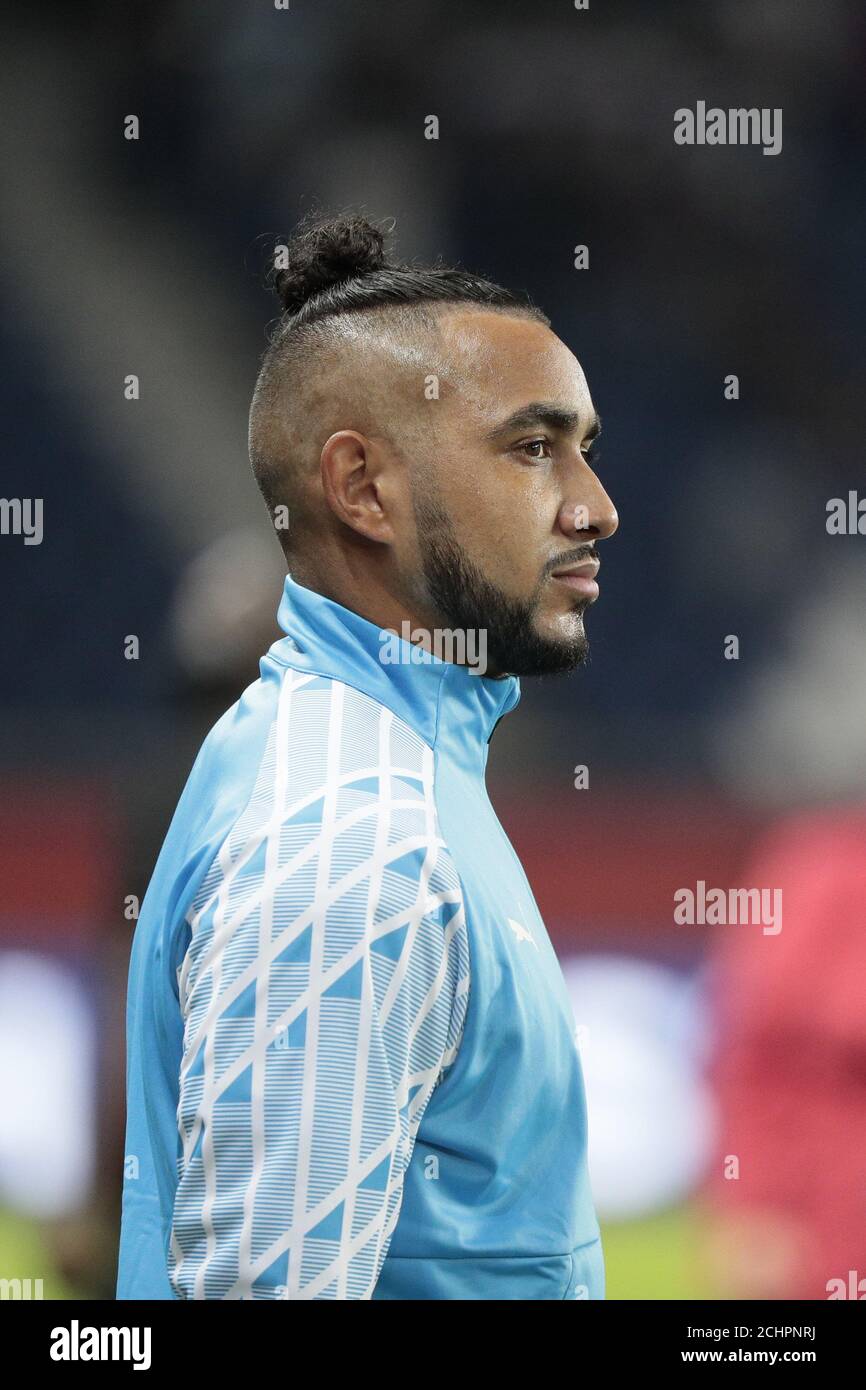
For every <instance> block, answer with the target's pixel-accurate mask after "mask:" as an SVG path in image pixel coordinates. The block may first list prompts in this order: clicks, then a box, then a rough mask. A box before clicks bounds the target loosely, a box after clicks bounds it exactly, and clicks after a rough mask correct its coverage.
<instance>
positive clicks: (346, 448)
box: [320, 430, 394, 544]
mask: <svg viewBox="0 0 866 1390" xmlns="http://www.w3.org/2000/svg"><path fill="white" fill-rule="evenodd" d="M320 466H321V473H322V487H323V489H324V492H325V497H326V499H327V502H328V506H329V507H330V508H331V511H332V512H333V513H334V515H335V516H336V517H337V519H338V520H339V521H342V522H343V524H344V525H346V526H350V527H351V528H352V530H353V531H357V532H358V534H359V535H362V536H366V537H367V538H368V539H369V540H371V541H379V542H380V543H386V544H387V543H390V542H392V541H393V540H394V527H393V524H392V519H391V517H390V515H389V509H388V507H387V493H388V487H387V483H388V471H387V459H386V457H385V455H384V453H383V451H382V448H381V445H380V444H379V443H378V442H377V441H374V440H371V439H369V438H367V436H366V435H363V434H359V433H358V431H357V430H338V431H337V433H336V434H332V435H331V436H330V438H329V439H326V440H325V443H324V445H323V446H322V454H321V459H320Z"/></svg>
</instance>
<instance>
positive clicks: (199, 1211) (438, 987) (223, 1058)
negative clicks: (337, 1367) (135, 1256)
mask: <svg viewBox="0 0 866 1390" xmlns="http://www.w3.org/2000/svg"><path fill="white" fill-rule="evenodd" d="M188 921H189V923H190V927H191V931H192V936H191V941H190V945H189V948H188V951H187V954H186V957H185V959H184V962H183V966H182V969H181V972H180V977H179V986H180V999H181V1006H182V1009H183V1016H184V1049H183V1060H182V1065H181V1072H180V1100H179V1105H178V1130H179V1157H178V1178H179V1183H178V1188H177V1193H176V1198H175V1206H174V1215H173V1222H172V1230H171V1242H170V1249H169V1278H170V1281H171V1284H172V1287H173V1289H174V1292H175V1294H176V1295H177V1296H178V1297H179V1298H192V1299H214V1298H216V1299H249V1298H254V1299H261V1298H269V1299H276V1298H288V1299H318V1298H334V1299H365V1298H370V1297H371V1295H372V1292H373V1289H374V1287H375V1284H376V1280H377V1278H378V1276H379V1272H380V1270H381V1267H382V1263H383V1261H384V1259H385V1256H386V1254H387V1251H388V1245H389V1243H390V1239H391V1235H392V1233H393V1230H394V1226H395V1225H396V1222H397V1217H398V1216H399V1212H400V1204H401V1200H402V1190H403V1175H404V1172H405V1169H406V1167H407V1165H408V1163H409V1160H410V1158H411V1156H412V1151H413V1147H414V1143H415V1137H416V1134H417V1130H418V1126H419V1124H420V1122H421V1117H422V1116H423V1113H424V1110H425V1108H426V1106H427V1103H428V1101H429V1100H430V1097H431V1095H432V1093H433V1090H434V1088H435V1087H436V1085H437V1084H438V1083H439V1081H440V1080H441V1078H442V1074H443V1072H444V1070H445V1069H446V1068H447V1067H448V1066H450V1065H451V1063H452V1062H453V1061H454V1059H455V1057H456V1054H457V1049H458V1046H459V1043H460V1037H461V1034H462V1029H463V1024H464V1020H465V1016H466V1009H467V1003H468V990H469V947H468V938H467V931H466V921H465V912H464V904H463V899H462V893H461V889H460V882H459V878H458V876H457V873H456V870H455V868H454V865H453V863H452V860H451V857H450V855H449V853H448V850H447V848H446V846H445V844H444V842H443V840H442V838H441V835H440V833H439V826H438V822H437V817H436V810H435V803H434V796H433V753H432V751H431V749H430V748H429V747H428V746H427V745H426V744H425V743H424V742H423V741H422V740H421V739H419V738H418V736H417V735H416V734H415V733H414V732H413V731H412V730H411V729H409V728H408V726H407V725H405V724H404V723H403V722H402V721H401V720H399V719H398V718H397V717H396V716H395V715H393V714H392V713H391V712H390V711H389V710H387V709H385V708H384V707H382V706H381V705H379V704H378V702H376V701H375V700H373V699H371V698H370V697H369V696H367V695H364V694H362V693H361V692H359V691H357V690H354V689H353V688H351V687H349V686H346V685H344V684H342V683H341V682H339V681H335V680H330V679H326V678H322V677H317V676H309V675H304V674H302V673H299V672H296V671H293V670H290V669H289V670H287V671H286V673H285V676H284V678H283V682H282V686H281V693H280V697H279V704H278V711H277V715H276V718H275V720H274V722H273V724H272V727H271V729H270V731H269V736H268V740H267V745H266V748H265V752H264V755H263V757H262V762H261V766H260V768H259V771H258V776H257V779H256V783H255V786H254V788H253V792H252V795H251V797H250V800H249V802H248V804H247V806H246V808H245V810H244V812H243V814H242V815H241V816H240V818H239V819H238V820H237V821H236V822H235V824H234V826H233V828H232V830H231V832H230V834H229V835H228V837H227V838H226V840H225V842H224V843H223V845H222V846H221V848H220V850H219V852H218V854H217V855H216V856H215V858H214V862H213V863H212V865H211V866H210V868H209V870H208V872H207V874H206V876H205V879H204V881H203V882H202V884H201V887H200V889H199V892H198V894H197V896H196V898H195V901H194V902H193V904H192V907H191V909H190V912H189V914H188Z"/></svg>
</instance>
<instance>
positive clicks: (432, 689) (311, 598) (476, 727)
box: [271, 574, 520, 761]
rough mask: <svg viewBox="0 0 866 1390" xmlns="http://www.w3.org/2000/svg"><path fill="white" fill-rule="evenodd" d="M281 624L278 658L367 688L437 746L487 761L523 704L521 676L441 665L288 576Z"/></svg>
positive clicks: (274, 649) (274, 650) (423, 651)
mask: <svg viewBox="0 0 866 1390" xmlns="http://www.w3.org/2000/svg"><path fill="white" fill-rule="evenodd" d="M277 621H278V623H279V625H280V627H281V628H282V630H283V632H285V633H286V636H285V637H284V638H282V639H280V640H279V641H277V642H275V643H274V644H273V646H272V647H271V653H272V654H273V655H274V656H275V657H276V658H277V660H279V661H281V662H283V663H284V664H285V665H287V666H291V667H292V668H293V669H295V670H302V671H309V672H314V673H315V674H316V675H320V676H328V677H331V678H333V679H335V680H339V681H343V682H344V683H345V684H346V685H351V686H354V688H355V689H356V690H362V691H363V692H364V693H365V694H367V695H370V696H371V697H372V698H373V699H374V700H378V701H379V702H380V703H381V704H383V705H385V706H386V707H387V708H389V709H390V710H392V712H393V713H394V714H396V715H397V716H398V717H399V718H400V719H402V720H404V721H405V723H407V724H408V725H409V726H410V728H412V729H414V730H415V732H416V733H417V734H419V736H420V737H421V738H423V739H424V741H425V742H426V743H429V744H430V745H431V746H432V745H434V744H436V743H437V742H441V741H442V740H443V739H450V740H454V739H456V740H457V742H458V743H459V744H461V745H462V746H463V747H464V748H465V749H467V750H468V749H470V748H471V747H472V746H475V747H479V746H480V747H481V749H482V753H483V759H482V761H486V753H487V748H486V745H487V743H488V742H489V740H490V737H491V735H492V733H493V730H494V728H495V726H496V724H497V723H498V721H499V720H500V719H501V718H502V716H503V715H505V714H508V713H509V712H510V711H511V710H512V709H514V707H515V705H516V704H517V703H518V701H519V699H520V681H519V680H518V678H517V677H516V676H504V677H502V678H501V679H496V678H494V677H492V676H478V675H473V674H471V672H470V670H469V668H468V667H467V666H458V665H456V664H455V663H454V662H451V661H443V660H442V659H441V658H440V657H437V656H435V655H434V654H433V653H432V652H428V651H427V650H426V649H425V648H423V647H418V646H415V645H413V644H412V643H411V642H406V641H404V640H403V638H402V637H400V636H398V635H396V634H394V633H391V632H390V630H387V629H382V628H379V627H377V626H376V624H375V623H371V622H369V621H368V620H367V619H366V618H362V617H361V616H360V614H358V613H354V612H352V610H351V609H349V608H344V607H343V606H342V604H339V603H335V602H334V600H333V599H329V598H325V596H324V595H323V594H318V593H316V592H315V591H314V590H312V589H308V588H306V587H305V586H304V585H303V584H299V583H297V581H296V580H294V579H292V577H291V575H290V574H288V575H286V581H285V585H284V588H283V595H282V599H281V601H280V606H279V610H278V613H277ZM383 658H384V659H383Z"/></svg>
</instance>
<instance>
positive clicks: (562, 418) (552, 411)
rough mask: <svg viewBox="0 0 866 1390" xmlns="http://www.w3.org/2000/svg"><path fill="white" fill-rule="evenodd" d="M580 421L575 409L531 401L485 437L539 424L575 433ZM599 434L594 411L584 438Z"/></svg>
mask: <svg viewBox="0 0 866 1390" xmlns="http://www.w3.org/2000/svg"><path fill="white" fill-rule="evenodd" d="M580 421H581V415H580V412H579V411H577V410H567V409H566V408H565V407H564V406H560V405H550V404H548V403H547V402H546V401H533V402H532V403H531V404H530V405H524V406H521V407H520V409H519V410H515V412H514V414H513V415H509V417H508V419H507V420H503V421H502V422H501V424H499V425H496V426H495V428H494V429H492V430H491V431H490V432H489V434H488V435H487V439H489V440H491V441H496V440H498V439H501V438H502V437H503V436H504V435H507V434H513V433H514V431H515V430H531V429H536V428H537V427H538V426H541V425H546V426H547V428H548V429H551V430H560V431H561V432H562V433H563V434H576V433H577V432H578V430H579V429H580ZM600 434H601V416H600V415H599V414H598V412H597V411H596V412H595V414H594V415H593V417H592V421H591V423H590V425H589V428H588V429H587V430H586V433H585V434H584V438H585V439H597V438H598V436H599V435H600Z"/></svg>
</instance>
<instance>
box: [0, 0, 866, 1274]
mask: <svg viewBox="0 0 866 1390" xmlns="http://www.w3.org/2000/svg"><path fill="white" fill-rule="evenodd" d="M0 36H2V41H0V69H2V76H3V88H4V91H5V94H6V95H5V102H4V115H3V120H2V122H0V150H2V158H3V164H4V167H5V171H6V173H5V180H4V182H5V185H6V198H5V213H4V216H3V221H2V228H0V237H2V257H0V294H2V297H3V301H4V304H3V313H2V315H0V356H2V370H0V393H2V414H3V421H4V426H5V436H6V449H5V452H6V464H5V467H4V483H3V491H4V495H6V496H16V497H21V496H28V497H41V498H43V499H44V527H45V531H44V539H43V542H42V544H40V545H32V546H25V545H24V544H23V542H22V538H21V537H15V536H12V535H4V536H3V537H2V538H0V577H2V592H3V593H5V594H6V599H5V601H4V602H3V604H2V616H0V623H2V627H0V634H2V653H3V662H2V675H0V705H2V719H0V788H2V794H0V821H2V832H3V833H2V834H0V883H2V894H0V901H2V906H0V1277H4V1278H9V1277H21V1278H28V1277H29V1278H42V1279H43V1281H44V1292H45V1296H46V1297H54V1298H64V1297H72V1296H79V1297H85V1298H96V1299H99V1298H102V1299H105V1298H111V1297H112V1296H113V1290H114V1273H115V1266H114V1260H115V1248H116V1236H117V1223H118V1217H119V1192H120V1180H121V1169H122V1160H123V1065H124V1058H123V1046H124V1043H123V1028H124V1019H123V1010H124V1002H125V1000H124V993H125V987H126V965H127V959H128V953H129V947H130V941H131V935H132V930H133V927H134V920H131V919H130V917H129V916H128V915H126V913H127V912H128V908H127V907H126V902H127V899H128V898H129V897H130V896H133V895H134V896H137V897H139V898H140V897H141V896H143V894H144V891H145V888H146V886H147V882H148V877H149V874H150V870H151V868H152V865H153V862H154V859H155V855H156V853H157V851H158V848H159V845H160V843H161V840H162V837H163V835H164V833H165V830H166V827H167V824H168V819H169V817H170V815H171V813H172V811H173V808H174V804H175V800H176V798H177V795H178V794H179V792H180V789H181V787H182V785H183V782H184V780H185V778H186V775H187V772H188V770H189V767H190V765H191V763H192V760H193V757H194V754H195V751H196V750H197V747H198V745H199V743H200V741H201V739H202V737H203V735H204V733H205V732H206V730H207V729H208V727H209V726H210V724H211V723H212V721H213V720H214V719H215V718H216V717H217V716H218V714H220V713H221V712H222V710H223V709H224V708H225V707H226V706H227V705H228V704H229V703H231V702H232V701H233V700H234V699H235V698H236V697H237V695H238V694H239V693H240V691H241V689H242V688H243V687H244V685H245V684H247V683H248V682H249V681H250V680H252V679H254V678H255V676H256V674H257V660H258V656H259V655H260V653H261V652H262V651H263V650H264V649H265V647H266V646H267V645H268V643H269V642H270V641H271V640H272V639H273V637H274V636H276V635H277V633H276V627H275V620H274V613H275V609H276V603H277V599H278V595H279V588H280V583H281V574H282V567H281V557H280V552H279V547H278V545H277V543H276V540H275V538H274V537H273V535H272V533H271V531H270V529H269V527H268V524H267V517H266V514H265V511H264V508H263V506H262V504H261V502H260V500H259V497H258V494H257V492H256V490H255V487H254V485H253V483H252V480H251V477H250V475H249V472H248V465H247V461H246V416H247V409H248V404H249V398H250V394H251V390H252V386H253V382H254V380H255V375H256V371H257V363H258V359H259V355H260V353H261V351H262V349H263V347H264V334H265V327H266V325H267V323H268V321H269V320H270V319H272V318H273V316H274V313H275V307H274V303H273V302H272V301H271V299H270V298H269V297H268V296H267V295H266V293H265V292H264V291H263V289H262V288H261V282H260V270H261V266H262V264H263V258H264V252H265V251H266V248H267V247H268V246H270V245H272V244H273V242H274V240H276V239H278V238H279V237H280V236H281V235H285V234H286V233H287V232H289V231H290V230H291V228H292V226H293V224H294V223H295V222H296V220H297V219H298V218H299V217H300V216H301V215H302V214H303V213H304V212H306V211H308V210H309V208H310V207H311V206H313V205H316V206H321V207H323V208H325V209H327V210H338V209H341V208H346V207H353V208H357V209H363V210H365V211H366V212H367V213H368V214H370V215H372V216H373V217H375V218H389V217H393V218H394V219H395V221H396V233H395V235H396V247H397V250H398V252H399V253H400V254H402V255H404V256H407V257H411V256H419V257H425V258H426V257H434V256H436V255H438V254H440V253H441V254H442V255H443V256H444V257H446V258H448V259H452V260H459V261H461V262H462V263H463V264H465V265H467V266H469V267H471V268H473V269H476V270H478V271H480V272H482V273H486V274H488V275H490V276H491V277H492V278H494V279H498V280H501V281H503V282H504V283H506V284H508V285H513V286H515V287H520V288H524V289H526V290H528V291H529V292H530V293H531V294H532V295H533V297H534V298H535V299H536V301H537V302H539V303H540V304H541V305H542V306H543V307H544V308H545V309H546V310H547V312H548V313H549V314H550V315H551V316H552V318H553V325H554V328H555V330H556V331H557V332H558V333H559V334H560V335H561V336H562V337H563V338H564V339H565V341H566V342H567V343H568V344H569V345H570V346H571V347H572V348H573V350H574V351H575V352H576V354H577V356H578V357H579V358H580V359H581V361H582V363H583V365H584V368H585V370H586V373H587V376H588V379H589V383H590V387H591V389H592V392H593V396H594V398H595V401H596V404H597V405H598V407H599V409H600V410H601V413H602V415H603V416H604V421H605V433H604V451H603V454H604V459H603V462H602V465H601V472H602V477H603V479H604V481H605V485H606V486H607V488H608V490H609V491H610V493H611V495H612V496H613V499H614V501H615V502H616V504H617V506H618V508H619V511H620V518H621V521H620V530H619V534H618V535H617V537H616V538H615V540H614V541H613V543H612V544H611V546H610V548H609V549H607V550H606V552H605V578H604V594H603V600H602V602H601V603H600V604H599V605H598V608H597V609H596V610H595V611H594V612H593V613H592V614H591V615H590V620H589V623H588V629H589V634H590V639H591V642H592V661H591V664H590V666H589V668H588V669H586V670H585V671H583V672H581V673H578V674H577V675H575V676H574V677H573V678H569V679H568V680H566V681H564V682H556V681H550V682H529V681H525V682H524V683H523V700H522V705H521V709H520V711H519V713H518V714H516V715H515V716H514V717H513V718H512V719H509V720H506V721H504V723H503V724H502V725H501V726H500V729H499V730H498V732H497V735H496V739H495V740H494V743H493V746H492V750H491V759H490V777H489V783H490V788H491V794H492V797H493V800H494V803H495V804H496V806H497V809H498V810H499V813H500V817H501V819H502V821H503V823H504V825H505V827H506V829H507V830H508V832H509V834H510V836H511V838H512V840H513V842H514V844H515V846H516V848H517V850H518V852H519V854H520V855H521V857H522V859H523V862H524V864H525V867H526V869H527V873H528V875H529V878H530V881H531V882H532V884H533V886H534V888H535V890H536V895H537V898H538V901H539V905H540V907H541V910H542V912H543V914H544V915H545V918H546V921H547V923H548V926H549V929H550V933H551V936H552V938H553V940H554V943H555V945H556V947H557V950H558V951H559V953H560V958H561V960H562V963H563V968H564V970H565V972H566V976H567V978H568V980H569V983H570V986H571V988H572V990H573V996H574V1000H575V1016H576V1019H577V1022H578V1032H579V1038H580V1046H581V1051H582V1054H583V1057H584V1062H585V1068H586V1077H587V1087H588V1095H589V1105H590V1132H591V1170H592V1177H593V1186H594V1190H595V1193H596V1200H597V1205H598V1209H599V1214H600V1217H601V1220H602V1224H603V1230H604V1240H605V1251H606V1259H607V1279H608V1296H609V1297H610V1298H614V1299H629V1298H650V1299H681V1298H699V1299H704V1298H714V1297H722V1298H729V1297H737V1296H739V1297H747V1298H822V1297H826V1296H827V1294H826V1291H825V1290H826V1283H827V1280H828V1279H830V1278H833V1277H836V1276H838V1277H842V1278H847V1274H848V1271H849V1270H850V1269H856V1270H858V1271H859V1273H860V1275H861V1276H862V1275H866V1142H864V1141H866V1010H864V992H866V991H864V988H863V980H864V976H866V936H864V931H863V928H864V926H866V908H864V889H866V839H864V835H863V831H864V829H866V721H864V718H863V709H864V701H866V640H864V638H866V632H864V627H866V619H864V612H866V603H864V597H866V594H864V573H866V572H864V562H863V547H864V545H866V540H864V538H863V537H861V536H856V535H848V536H830V535H828V534H827V532H826V528H825V515H826V506H827V502H828V500H829V499H830V498H831V497H835V496H841V497H847V494H848V491H849V489H853V488H857V487H858V486H860V488H861V493H862V491H863V489H864V486H866V470H864V463H863V440H864V437H866V372H864V358H863V333H862V327H863V323H864V321H866V302H864V301H866V289H864V278H863V276H862V254H863V245H864V241H866V183H864V179H863V168H864V162H863V160H864V148H863V144H864V141H863V133H864V129H866V121H864V117H866V89H864V68H866V19H864V14H863V11H862V8H860V7H858V6H856V5H854V4H853V3H851V4H849V3H845V0H824V3H822V4H821V5H820V6H818V5H813V6H803V5H800V4H798V3H795V2H794V0H757V2H756V0H726V2H725V3H721V2H718V3H712V2H711V3H705V4H702V5H700V6H683V5H677V4H674V3H671V0H656V3H655V4H653V5H652V6H647V5H645V4H644V5H641V4H638V3H636V0H631V3H626V0H623V3H620V4H618V5H616V6H607V5H602V4H601V3H599V4H597V5H596V4H595V3H593V4H592V5H591V8H590V9H589V10H588V11H586V12H578V11H576V10H575V9H574V8H573V6H571V5H570V4H569V3H566V2H565V0H562V3H548V4H532V5H529V4H526V3H523V4H521V3H516V0H500V3H498V4H497V5H496V6H495V7H493V6H490V5H484V4H481V3H480V0H464V3H463V4H462V5H461V6H459V8H458V7H456V6H453V7H446V6H445V5H443V4H441V3H436V2H435V0H401V3H399V4H396V3H394V4H386V5H382V6H363V5H358V4H351V3H349V0H316V3H312V0H291V8H290V10H289V11H288V12H286V11H277V10H275V9H274V7H273V5H272V4H270V3H269V0H207V3H204V2H203V0H202V2H201V3H192V2H191V0H150V3H149V4H147V5H122V6H117V5H114V6H110V5H107V4H94V3H86V0H85V3H78V4H76V5H75V6H72V7H70V6H68V5H60V4H57V3H50V2H48V0H44V2H43V3H42V4H40V5H39V6H38V7H32V8H31V10H30V11H29V13H24V14H21V13H19V14H18V15H17V16H16V17H15V18H14V19H13V18H12V16H11V14H9V13H8V12H7V14H6V17H5V18H3V19H2V20H0ZM697 100H705V101H707V103H708V104H709V105H718V106H722V107H728V106H758V107H769V108H776V107H781V108H782V110H783V112H784V126H783V131H784V143H783V151H782V153H781V154H780V155H778V156H775V157H764V156H763V155H762V154H761V152H760V150H759V149H755V148H736V147H734V148H724V147H719V148H714V149H708V148H703V149H701V148H684V147H680V146H677V145H675V144H674V141H673V137H672V132H673V112H674V110H675V109H676V108H678V107H680V106H690V107H694V104H695V102H696V101H697ZM128 114H137V115H138V116H139V118H140V122H141V134H140V139H139V140H138V141H127V140H125V139H124V137H123V122H124V118H125V117H126V116H127V115H128ZM430 114H436V115H438V117H439V120H440V138H439V140H438V141H429V140H425V139H424V133H423V132H424V120H425V117H426V116H428V115H430ZM578 243H582V244H586V245H588V246H589V248H590V268H589V270H586V271H580V272H578V271H576V270H574V269H573V268H572V258H573V248H574V246H575V245H576V244H578ZM129 373H135V374H136V375H138V377H139V378H140V383H141V397H140V400H138V401H128V400H126V399H125V397H124V378H125V376H126V375H127V374H129ZM729 373H736V374H737V375H738V376H739V379H740V391H741V395H740V399H739V400H738V401H736V402H732V401H727V400H725V399H724V395H723V380H724V378H725V376H726V375H728V374H729ZM131 634H134V635H136V636H137V637H138V639H139V642H140V657H139V659H138V660H135V661H129V660H126V659H125V657H124V643H125V639H126V638H127V637H128V636H129V635H131ZM729 634H735V635H737V636H738V637H739V640H740V657H739V660H736V661H730V660H725V659H724V656H723V645H724V640H725V638H726V636H727V635H729ZM578 765H586V766H587V767H588V768H589V777H590V786H589V789H588V790H577V789H576V788H575V786H574V781H575V768H576V767H577V766H578ZM699 879H703V880H704V881H705V882H706V883H707V884H708V885H713V886H721V887H727V886H729V885H742V886H746V887H748V886H765V887H770V886H772V887H778V886H782V887H783V891H784V925H783V929H782V931H781V932H780V933H779V934H777V935H768V934H764V933H762V931H761V928H760V926H755V925H752V926H750V925H740V926H729V927H724V928H722V927H720V928H711V927H706V926H693V927H683V926H676V925H675V924H674V920H673V895H674V892H675V891H676V890H677V889H678V888H680V887H683V886H694V885H695V884H696V882H697V881H698V880H699ZM731 1154H735V1155H737V1156H738V1157H739V1160H740V1177H739V1179H738V1180H730V1179H726V1178H725V1176H724V1174H725V1167H724V1164H725V1159H726V1156H729V1155H731Z"/></svg>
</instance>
